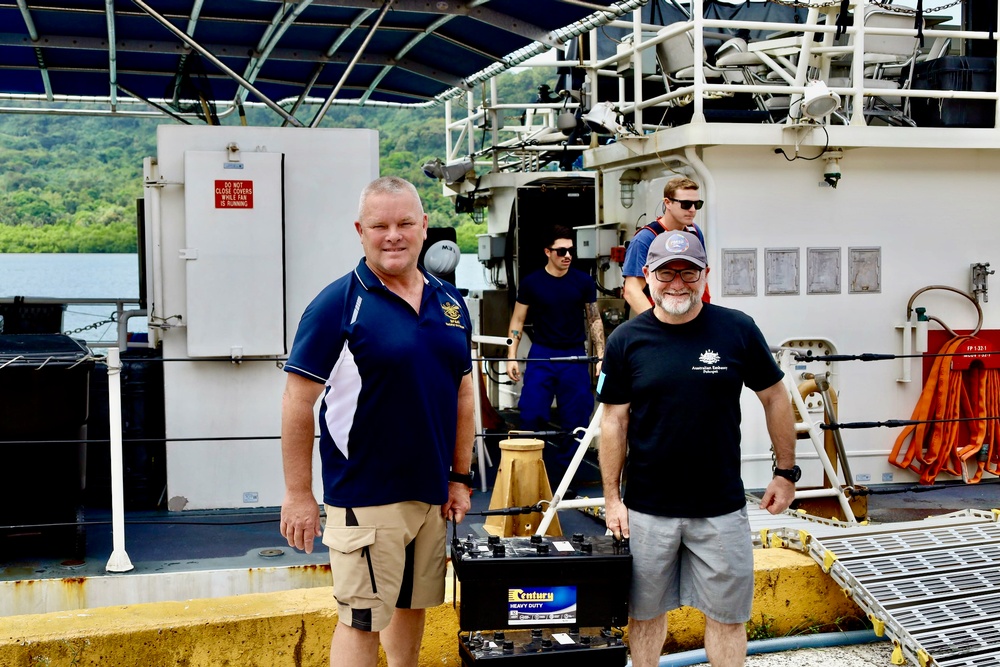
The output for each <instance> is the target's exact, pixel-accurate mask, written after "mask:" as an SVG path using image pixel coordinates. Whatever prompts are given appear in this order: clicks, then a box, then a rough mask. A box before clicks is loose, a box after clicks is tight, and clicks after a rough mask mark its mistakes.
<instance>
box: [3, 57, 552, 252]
mask: <svg viewBox="0 0 1000 667" xmlns="http://www.w3.org/2000/svg"><path fill="white" fill-rule="evenodd" d="M545 76H546V75H545V73H544V72H539V71H537V70H533V71H525V72H522V73H518V74H511V75H507V76H505V77H503V79H502V80H501V98H502V99H504V100H505V101H515V100H516V101H527V100H529V99H533V98H534V95H535V89H536V87H537V85H538V83H540V82H544V81H545ZM550 76H551V75H550ZM550 83H554V81H552V82H550ZM314 112H315V111H314V110H307V112H305V113H314ZM234 116H235V114H234ZM248 117H249V121H250V124H251V125H265V126H274V125H277V124H278V120H279V119H278V118H277V116H276V115H275V114H274V113H273V112H271V111H269V110H262V109H251V110H249V112H248ZM303 118H304V120H305V121H306V122H308V118H306V117H305V116H303ZM172 122H175V121H172V120H170V119H169V118H165V117H164V118H157V119H152V118H150V119H146V118H128V117H115V118H109V117H96V116H95V117H87V116H57V115H11V114H3V115H0V253H14V252H70V253H72V252H87V253H102V252H135V251H136V201H137V200H138V199H139V198H141V197H142V160H143V158H144V157H147V156H153V155H155V154H156V126H157V125H159V124H163V123H172ZM236 122H238V121H237V120H236V119H235V118H232V119H226V120H224V124H235V123H236ZM323 126H324V127H344V128H359V127H363V128H373V129H377V130H378V131H379V144H380V146H379V151H380V168H381V173H382V174H383V175H395V176H401V177H403V178H406V179H408V180H410V181H411V182H413V183H414V185H416V186H417V188H418V189H419V190H420V193H421V197H422V198H423V202H424V207H425V209H426V211H427V213H428V216H429V218H430V225H431V226H433V227H456V228H457V235H458V238H459V245H460V246H462V249H463V251H464V252H472V251H474V250H475V243H476V237H475V235H476V234H477V233H483V232H485V231H486V225H485V224H481V225H475V224H473V223H472V221H471V218H470V217H469V216H468V215H466V214H458V213H455V210H454V203H453V201H452V200H451V199H449V198H446V197H444V196H443V195H442V194H441V184H440V183H439V182H437V181H435V180H432V179H430V178H427V177H426V176H425V175H424V174H423V173H422V171H421V169H420V167H421V165H423V164H424V163H425V162H426V161H428V160H431V159H433V158H435V157H440V158H442V159H443V158H444V156H445V148H444V130H443V126H444V108H443V106H441V107H435V108H432V109H422V110H411V109H384V108H369V107H336V106H335V107H331V109H330V111H329V113H328V114H327V117H326V118H325V119H324V122H323Z"/></svg>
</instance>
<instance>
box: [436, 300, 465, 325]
mask: <svg viewBox="0 0 1000 667" xmlns="http://www.w3.org/2000/svg"><path fill="white" fill-rule="evenodd" d="M441 310H442V311H444V316H445V317H446V318H448V319H447V320H446V321H445V326H449V327H459V328H460V329H464V328H465V327H464V326H462V309H461V308H460V307H459V306H458V305H456V304H454V303H452V302H451V301H445V302H444V303H442V304H441Z"/></svg>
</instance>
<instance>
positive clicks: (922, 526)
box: [780, 513, 1000, 667]
mask: <svg viewBox="0 0 1000 667" xmlns="http://www.w3.org/2000/svg"><path fill="white" fill-rule="evenodd" d="M829 528H830V527H829V526H822V530H820V531H818V533H816V534H814V533H813V531H812V530H811V526H809V525H805V524H803V526H802V528H801V529H798V530H796V529H794V528H792V527H788V526H787V525H786V526H783V527H782V528H781V529H780V531H781V534H782V536H783V538H784V540H785V543H787V544H789V545H791V546H794V547H796V548H800V549H802V550H803V551H805V552H806V553H808V554H809V555H810V556H812V558H813V559H814V560H816V561H817V562H818V563H819V564H820V565H821V566H822V567H823V569H824V570H825V571H828V572H829V573H830V576H832V577H833V578H834V580H835V581H837V582H838V584H840V586H841V587H843V589H844V591H845V592H846V593H847V594H849V595H850V596H851V597H852V598H854V600H855V602H857V603H858V605H859V606H861V608H862V609H864V610H865V611H866V612H867V613H868V615H869V617H871V618H872V620H873V622H874V623H875V624H876V629H877V630H878V629H880V628H884V632H885V634H886V635H888V636H889V637H890V638H891V639H892V640H893V642H894V643H895V644H896V647H897V653H898V654H899V655H898V656H897V657H899V658H902V657H905V658H906V659H908V660H910V661H911V662H912V663H913V664H916V665H921V666H924V667H929V666H931V665H938V666H940V667H1000V524H998V523H997V515H996V514H994V515H988V514H985V513H961V514H956V515H952V516H947V517H936V518H934V519H931V520H927V521H915V522H907V523H901V524H891V525H881V526H858V527H853V526H852V527H845V528H841V529H840V530H837V531H836V532H834V531H831V530H830V529H829ZM804 532H805V533H809V534H808V535H807V536H805V537H804V538H803V534H804Z"/></svg>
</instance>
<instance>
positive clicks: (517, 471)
mask: <svg viewBox="0 0 1000 667" xmlns="http://www.w3.org/2000/svg"><path fill="white" fill-rule="evenodd" d="M543 449H545V443H544V442H542V441H541V440H536V439H533V438H521V439H514V440H503V441H501V442H500V468H499V469H498V470H497V481H496V484H494V485H493V496H492V497H491V498H490V509H491V510H492V509H500V508H503V507H524V506H527V505H534V504H535V503H537V502H538V501H540V500H551V499H552V487H550V486H549V478H548V476H547V475H546V474H545V462H544V461H543V460H542V450H543ZM541 521H542V513H541V512H533V513H531V514H516V515H513V516H490V517H487V518H486V524H485V525H484V526H483V528H484V530H486V532H488V533H489V534H490V535H498V536H500V537H515V536H517V537H524V536H528V535H532V534H534V532H535V529H536V528H537V527H538V525H539V524H540V523H541ZM546 535H552V536H555V537H558V536H561V535H562V528H561V527H560V526H559V517H558V516H556V517H555V518H554V519H553V520H552V523H551V524H549V529H548V531H547V532H546Z"/></svg>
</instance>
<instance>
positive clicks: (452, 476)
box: [448, 470, 476, 489]
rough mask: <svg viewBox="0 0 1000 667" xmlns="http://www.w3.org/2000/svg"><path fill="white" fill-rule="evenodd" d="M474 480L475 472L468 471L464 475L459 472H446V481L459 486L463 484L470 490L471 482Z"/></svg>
mask: <svg viewBox="0 0 1000 667" xmlns="http://www.w3.org/2000/svg"><path fill="white" fill-rule="evenodd" d="M475 478H476V471H475V470H470V471H469V472H467V473H465V474H464V475H463V474H462V473H460V472H455V471H454V470H449V471H448V481H449V482H458V483H459V484H465V485H466V486H467V487H469V488H470V489H471V488H472V480H474V479H475Z"/></svg>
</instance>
